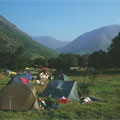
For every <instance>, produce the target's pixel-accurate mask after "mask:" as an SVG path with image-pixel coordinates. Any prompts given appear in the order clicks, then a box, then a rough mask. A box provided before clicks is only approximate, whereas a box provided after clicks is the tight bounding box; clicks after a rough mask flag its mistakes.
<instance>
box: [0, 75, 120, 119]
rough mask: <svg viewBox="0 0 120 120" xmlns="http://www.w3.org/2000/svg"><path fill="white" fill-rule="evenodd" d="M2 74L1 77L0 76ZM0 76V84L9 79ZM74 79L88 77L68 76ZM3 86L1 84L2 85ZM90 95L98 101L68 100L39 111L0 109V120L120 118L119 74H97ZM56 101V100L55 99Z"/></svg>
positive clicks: (79, 80)
mask: <svg viewBox="0 0 120 120" xmlns="http://www.w3.org/2000/svg"><path fill="white" fill-rule="evenodd" d="M1 76H2V77H1ZM1 76H0V77H1V78H2V79H1V78H0V88H1V84H5V83H7V82H8V80H9V79H10V78H9V77H6V76H4V75H1ZM69 77H70V79H71V80H76V81H77V83H78V85H80V83H82V82H85V81H87V82H89V81H90V77H89V76H87V77H82V76H69ZM2 87H3V86H2ZM89 91H90V96H92V97H95V98H98V99H99V101H97V102H92V103H86V104H81V103H80V102H77V101H69V103H68V104H61V106H60V109H57V110H56V109H51V110H49V111H48V110H40V111H34V110H29V111H24V112H23V111H22V112H21V111H17V112H15V111H14V112H11V111H0V120H1V119H2V120H4V119H12V120H16V119H18V120H37V119H70V120H71V119H81V120H83V119H100V120H102V119H103V120H108V119H117V120H118V119H119V118H120V74H117V75H99V76H96V77H95V84H93V85H91V86H90V87H89ZM57 101H58V100H57Z"/></svg>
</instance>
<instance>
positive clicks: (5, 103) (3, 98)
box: [0, 83, 40, 110]
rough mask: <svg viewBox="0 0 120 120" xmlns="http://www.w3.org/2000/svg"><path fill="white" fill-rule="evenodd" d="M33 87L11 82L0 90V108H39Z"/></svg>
mask: <svg viewBox="0 0 120 120" xmlns="http://www.w3.org/2000/svg"><path fill="white" fill-rule="evenodd" d="M35 92H36V91H35V88H34V87H32V86H30V87H28V86H26V85H24V84H20V83H13V84H10V85H8V86H6V87H5V88H3V89H2V90H1V91H0V109H1V110H29V109H31V108H34V109H37V110H38V109H39V108H40V107H39V104H38V102H37V98H36V96H35Z"/></svg>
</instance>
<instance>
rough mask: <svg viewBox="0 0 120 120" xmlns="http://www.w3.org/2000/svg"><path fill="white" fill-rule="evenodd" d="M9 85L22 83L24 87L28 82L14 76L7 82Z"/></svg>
mask: <svg viewBox="0 0 120 120" xmlns="http://www.w3.org/2000/svg"><path fill="white" fill-rule="evenodd" d="M11 83H23V84H25V85H28V84H29V82H28V79H26V78H23V77H21V76H19V75H16V76H14V77H13V78H12V79H11V80H10V81H9V82H8V85H9V84H11Z"/></svg>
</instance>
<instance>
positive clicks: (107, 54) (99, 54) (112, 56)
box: [0, 33, 120, 71]
mask: <svg viewBox="0 0 120 120" xmlns="http://www.w3.org/2000/svg"><path fill="white" fill-rule="evenodd" d="M119 53H120V33H119V34H118V36H116V37H115V38H114V39H113V40H112V43H111V45H110V46H109V47H108V49H107V51H102V50H99V51H95V52H93V53H91V54H85V55H75V54H71V53H68V54H60V55H59V56H58V57H57V58H50V59H48V58H36V59H34V60H31V56H30V55H26V54H25V49H24V48H22V47H19V48H18V49H17V51H16V52H14V53H12V52H10V51H4V52H0V68H4V69H11V70H20V69H24V68H25V67H26V66H33V67H50V68H55V69H57V70H62V71H66V70H69V69H70V67H78V66H80V67H93V68H96V69H101V68H120V55H119Z"/></svg>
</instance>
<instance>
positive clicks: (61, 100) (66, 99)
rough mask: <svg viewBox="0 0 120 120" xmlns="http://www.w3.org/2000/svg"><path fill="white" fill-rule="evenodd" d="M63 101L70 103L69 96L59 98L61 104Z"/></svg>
mask: <svg viewBox="0 0 120 120" xmlns="http://www.w3.org/2000/svg"><path fill="white" fill-rule="evenodd" d="M61 103H65V104H67V103H68V98H59V104H61Z"/></svg>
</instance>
